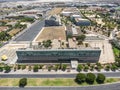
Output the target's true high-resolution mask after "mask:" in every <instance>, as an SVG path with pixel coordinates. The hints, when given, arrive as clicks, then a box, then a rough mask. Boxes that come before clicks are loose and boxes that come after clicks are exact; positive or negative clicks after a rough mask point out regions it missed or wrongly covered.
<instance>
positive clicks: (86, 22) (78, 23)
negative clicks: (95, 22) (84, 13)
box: [74, 18, 91, 26]
mask: <svg viewBox="0 0 120 90" xmlns="http://www.w3.org/2000/svg"><path fill="white" fill-rule="evenodd" d="M74 20H75V21H74V23H75V25H76V26H89V25H90V24H91V22H90V21H89V20H88V19H82V18H75V19H74Z"/></svg>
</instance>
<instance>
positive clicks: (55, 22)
mask: <svg viewBox="0 0 120 90" xmlns="http://www.w3.org/2000/svg"><path fill="white" fill-rule="evenodd" d="M60 25H61V21H60V18H59V17H58V16H57V15H54V16H50V17H49V18H48V19H46V20H45V27H48V26H60Z"/></svg>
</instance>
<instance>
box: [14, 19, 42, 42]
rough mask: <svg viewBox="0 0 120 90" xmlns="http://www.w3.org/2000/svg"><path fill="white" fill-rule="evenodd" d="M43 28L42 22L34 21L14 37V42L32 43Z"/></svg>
mask: <svg viewBox="0 0 120 90" xmlns="http://www.w3.org/2000/svg"><path fill="white" fill-rule="evenodd" d="M43 26H44V20H42V21H36V22H35V23H34V24H33V25H32V26H31V27H29V28H27V29H26V30H25V31H23V33H22V32H21V34H20V35H18V36H17V37H15V39H14V41H32V40H33V39H34V38H35V37H36V36H37V34H38V33H39V32H40V30H41V29H42V27H43Z"/></svg>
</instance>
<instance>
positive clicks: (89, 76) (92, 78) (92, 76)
mask: <svg viewBox="0 0 120 90" xmlns="http://www.w3.org/2000/svg"><path fill="white" fill-rule="evenodd" d="M95 78H96V76H95V74H93V73H88V74H87V75H86V82H87V83H89V84H93V83H94V81H95Z"/></svg>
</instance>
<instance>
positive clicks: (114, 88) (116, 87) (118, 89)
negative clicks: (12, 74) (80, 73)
mask: <svg viewBox="0 0 120 90" xmlns="http://www.w3.org/2000/svg"><path fill="white" fill-rule="evenodd" d="M0 90H120V83H116V84H110V85H99V86H87V87H25V88H19V87H0Z"/></svg>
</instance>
